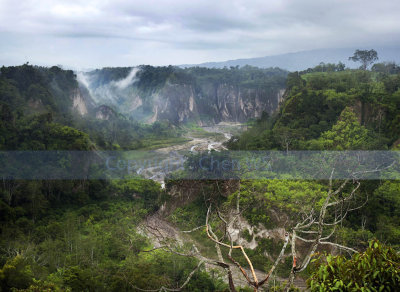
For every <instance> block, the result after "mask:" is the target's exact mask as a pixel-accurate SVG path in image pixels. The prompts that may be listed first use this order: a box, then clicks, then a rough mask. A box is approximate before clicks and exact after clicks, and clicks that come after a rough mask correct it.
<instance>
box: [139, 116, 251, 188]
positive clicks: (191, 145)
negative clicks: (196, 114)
mask: <svg viewBox="0 0 400 292" xmlns="http://www.w3.org/2000/svg"><path fill="white" fill-rule="evenodd" d="M202 129H203V130H204V131H203V135H201V136H204V137H199V136H198V135H193V134H191V133H190V132H189V133H187V134H186V137H187V138H189V139H190V141H188V142H185V143H182V144H178V145H173V146H169V147H165V148H159V149H157V150H153V151H151V159H152V160H153V161H157V163H147V164H144V165H145V166H144V167H142V168H140V169H138V171H137V173H138V174H140V175H141V176H143V177H144V178H146V179H152V180H155V181H158V182H159V183H160V184H161V186H162V187H163V188H164V186H165V184H164V179H165V176H166V175H168V174H169V173H171V172H173V171H176V170H179V169H182V165H183V162H184V161H185V155H186V154H188V153H190V152H192V153H196V152H202V151H208V152H209V151H211V150H215V151H221V150H226V148H225V146H224V145H223V143H224V142H226V141H228V140H229V139H230V138H231V137H232V135H233V134H237V133H239V132H240V131H241V130H242V129H244V125H243V124H240V123H233V122H222V123H219V124H216V125H213V126H205V127H202ZM207 133H209V134H210V135H207ZM213 133H214V134H215V133H218V134H221V135H212V134H213ZM166 166H167V167H166Z"/></svg>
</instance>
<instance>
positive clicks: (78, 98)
mask: <svg viewBox="0 0 400 292" xmlns="http://www.w3.org/2000/svg"><path fill="white" fill-rule="evenodd" d="M72 106H73V108H75V109H76V110H77V111H78V112H79V113H80V114H81V115H82V116H83V115H86V114H87V113H88V110H87V108H86V103H85V101H84V100H83V97H82V95H81V92H80V90H79V89H76V90H74V92H73V94H72Z"/></svg>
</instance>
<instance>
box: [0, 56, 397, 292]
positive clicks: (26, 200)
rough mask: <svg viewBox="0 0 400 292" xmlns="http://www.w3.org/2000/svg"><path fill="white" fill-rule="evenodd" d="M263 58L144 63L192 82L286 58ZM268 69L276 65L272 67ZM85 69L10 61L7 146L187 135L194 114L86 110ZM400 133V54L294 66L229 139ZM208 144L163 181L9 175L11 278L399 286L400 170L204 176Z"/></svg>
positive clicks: (237, 74)
mask: <svg viewBox="0 0 400 292" xmlns="http://www.w3.org/2000/svg"><path fill="white" fill-rule="evenodd" d="M264 71H265V72H261V73H260V71H259V70H257V69H255V68H254V67H245V68H240V69H239V68H229V69H228V68H225V69H218V70H216V69H214V70H212V69H206V68H198V67H197V68H187V69H178V68H172V67H162V69H161V68H158V69H157V70H156V69H154V68H153V67H148V68H147V69H146V70H143V71H141V72H142V73H141V74H147V75H149V76H147V77H146V78H143V79H141V80H142V83H139V84H138V87H139V88H142V89H143V90H144V89H147V88H156V87H157V86H159V85H160V84H161V83H164V82H165V76H164V75H168V79H169V80H172V79H173V78H174V76H175V78H176V80H185V82H194V81H193V78H194V77H193V76H194V75H193V74H195V76H196V81H195V83H196V84H197V85H199V84H201V82H203V81H204V82H205V80H208V79H213V78H214V79H215V80H220V79H223V80H226V82H232V83H234V84H236V85H237V86H240V87H245V88H246V87H254V86H259V84H257V83H260V82H261V83H262V82H267V83H268V84H269V83H271V84H272V85H271V86H275V85H276V83H279V82H281V78H283V77H282V76H283V75H285V74H286V73H285V72H284V71H281V70H280V69H277V68H275V69H270V70H264ZM112 72H114V73H112ZM112 72H111V71H108V70H104V69H103V71H102V74H115V71H112ZM127 72H128V71H126V72H125V73H123V74H122V73H121V74H122V75H126V74H127ZM155 72H156V73H157V74H156V73H155ZM160 72H161V73H162V72H164V73H165V74H161V73H160ZM268 72H270V73H268ZM180 74H181V75H184V77H180ZM260 74H261V75H260ZM265 74H271V76H273V78H271V79H268V80H267V79H264V77H263V76H264V75H265ZM122 75H121V76H122ZM153 75H156V76H157V78H153V77H154V76H153ZM121 76H114V77H112V78H116V79H118V78H121ZM163 76H164V77H163ZM104 78H110V77H104ZM188 80H189V81H188ZM190 80H192V81H190ZM76 82H77V81H76V76H75V73H74V72H73V71H71V70H63V69H61V68H59V67H56V66H55V67H51V68H46V67H38V66H31V65H29V64H24V65H22V66H15V67H2V68H1V70H0V112H1V119H0V133H1V135H0V150H1V152H5V151H16V150H18V151H24V150H33V151H44V150H77V151H100V150H135V149H151V148H152V146H154V145H156V146H157V147H160V148H161V147H162V146H165V145H171V144H177V143H180V142H182V141H184V140H185V139H186V138H185V137H184V136H183V135H182V133H183V132H184V128H183V127H179V126H177V125H174V124H171V123H169V122H168V121H159V122H155V123H153V124H150V125H149V124H142V123H139V122H137V121H135V120H132V119H130V118H129V117H126V116H124V115H123V114H120V113H118V112H117V110H115V109H112V108H111V112H112V113H113V114H112V116H111V118H110V119H106V120H99V119H96V118H94V117H90V116H88V117H82V116H80V115H78V114H76V113H75V112H73V111H72V110H71V108H72V100H71V99H70V97H69V93H70V92H71V91H73V89H74V88H75V87H76V86H77V83H76ZM99 82H100V81H99ZM177 82H178V81H177ZM268 84H264V85H263V86H269V85H268ZM399 145H400V69H399V66H398V65H396V64H392V63H377V64H375V65H373V66H372V67H371V69H370V70H366V68H365V70H364V69H363V68H360V69H346V68H345V66H344V65H343V64H341V63H339V64H337V65H336V64H320V65H318V66H317V67H314V68H310V69H307V70H304V71H302V72H290V73H289V74H288V75H287V78H286V91H285V95H284V99H283V101H282V102H281V104H280V106H279V109H278V110H277V111H276V112H275V113H273V114H267V113H264V114H263V115H262V116H261V117H260V118H258V119H256V120H254V121H251V122H249V123H248V127H247V130H246V131H244V132H242V133H241V134H238V135H235V136H233V137H232V138H231V139H230V140H229V141H228V142H227V143H226V147H227V148H228V149H229V150H230V151H231V152H237V151H250V150H257V151H261V150H272V151H281V152H282V153H284V152H287V153H288V152H290V151H295V150H319V151H330V150H332V151H344V150H382V151H383V150H385V151H399V150H400V148H399V147H400V146H399ZM199 155H200V154H199ZM208 155H216V156H218V155H221V157H224V155H231V154H230V152H229V151H227V153H224V152H218V153H217V152H215V151H212V152H211V153H208ZM195 159H196V154H190V155H188V157H187V161H186V164H185V166H186V167H185V169H184V170H181V171H180V172H177V173H173V174H171V175H170V176H169V177H168V178H167V180H166V187H165V189H163V188H161V185H160V184H159V183H157V182H155V181H152V180H144V179H140V178H126V179H104V180H87V179H84V178H82V179H74V180H45V179H43V180H21V179H13V178H9V177H2V182H1V186H0V291H298V289H305V288H307V289H310V290H311V291H396V289H397V288H398V287H400V196H399V194H400V182H399V180H398V175H397V176H396V175H395V174H393V179H387V178H385V179H374V180H362V179H357V178H352V179H341V180H340V179H333V178H332V176H331V177H328V178H327V179H321V180H294V179H268V178H265V179H256V180H255V179H246V178H245V176H238V178H235V179H232V178H229V179H203V178H202V175H204V173H202V171H203V170H201V169H197V168H195V167H193V161H195ZM191 163H192V164H191ZM397 163H398V161H397ZM332 174H333V170H332ZM182 177H186V178H188V177H190V178H191V179H183V178H182ZM396 178H397V179H396ZM163 226H166V227H168V228H163ZM166 229H168V230H170V232H169V233H165V230H166ZM171 234H172V235H171Z"/></svg>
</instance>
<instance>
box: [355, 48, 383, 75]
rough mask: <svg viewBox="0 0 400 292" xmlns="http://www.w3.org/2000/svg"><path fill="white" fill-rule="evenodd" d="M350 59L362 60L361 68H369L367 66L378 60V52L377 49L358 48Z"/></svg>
mask: <svg viewBox="0 0 400 292" xmlns="http://www.w3.org/2000/svg"><path fill="white" fill-rule="evenodd" d="M349 60H352V61H353V62H361V64H362V65H361V68H362V69H363V70H367V67H368V66H369V65H370V64H372V63H374V62H375V61H376V60H378V53H377V52H376V51H375V50H356V51H355V52H354V55H353V56H352V57H349Z"/></svg>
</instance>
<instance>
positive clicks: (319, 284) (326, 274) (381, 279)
mask: <svg viewBox="0 0 400 292" xmlns="http://www.w3.org/2000/svg"><path fill="white" fill-rule="evenodd" d="M325 260H326V262H324V261H323V259H322V258H321V257H320V258H319V259H318V260H317V261H316V262H314V266H315V267H314V271H313V274H312V276H311V278H310V279H309V280H308V284H309V287H310V289H311V291H397V289H398V287H400V273H399V271H400V255H399V254H398V253H396V251H394V250H393V249H392V248H390V247H387V246H384V245H383V244H381V243H379V242H378V241H377V240H373V241H371V242H370V244H369V248H368V249H367V250H366V251H365V252H363V253H357V254H355V255H353V256H352V258H351V259H346V258H345V257H344V256H332V255H327V256H326V258H325Z"/></svg>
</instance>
